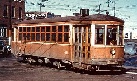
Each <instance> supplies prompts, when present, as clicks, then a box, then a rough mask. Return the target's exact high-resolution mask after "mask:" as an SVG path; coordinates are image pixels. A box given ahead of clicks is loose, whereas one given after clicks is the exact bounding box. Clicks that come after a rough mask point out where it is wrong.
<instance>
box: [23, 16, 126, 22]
mask: <svg viewBox="0 0 137 81" xmlns="http://www.w3.org/2000/svg"><path fill="white" fill-rule="evenodd" d="M81 20H82V21H118V22H122V23H124V21H123V20H122V19H120V18H117V17H114V16H110V15H104V14H93V15H89V16H85V17H81V16H66V17H55V18H45V19H31V20H24V21H22V22H20V23H26V24H35V23H52V22H68V21H81Z"/></svg>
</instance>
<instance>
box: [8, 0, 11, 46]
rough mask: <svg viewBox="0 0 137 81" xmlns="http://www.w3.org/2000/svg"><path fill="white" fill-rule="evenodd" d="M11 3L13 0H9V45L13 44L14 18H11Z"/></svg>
mask: <svg viewBox="0 0 137 81" xmlns="http://www.w3.org/2000/svg"><path fill="white" fill-rule="evenodd" d="M11 4H12V0H9V25H8V29H9V31H8V37H9V45H11V29H12V20H11Z"/></svg>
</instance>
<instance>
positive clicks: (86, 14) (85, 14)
mask: <svg viewBox="0 0 137 81" xmlns="http://www.w3.org/2000/svg"><path fill="white" fill-rule="evenodd" d="M80 15H81V16H82V17H85V16H88V15H89V9H80Z"/></svg>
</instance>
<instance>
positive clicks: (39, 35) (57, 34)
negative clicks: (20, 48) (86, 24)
mask: <svg viewBox="0 0 137 81" xmlns="http://www.w3.org/2000/svg"><path fill="white" fill-rule="evenodd" d="M19 41H45V42H60V43H65V42H69V26H68V25H65V26H63V25H62V26H45V27H19Z"/></svg>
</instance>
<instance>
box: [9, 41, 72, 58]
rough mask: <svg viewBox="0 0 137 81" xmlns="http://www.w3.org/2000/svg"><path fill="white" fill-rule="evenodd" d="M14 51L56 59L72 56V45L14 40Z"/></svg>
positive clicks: (15, 52)
mask: <svg viewBox="0 0 137 81" xmlns="http://www.w3.org/2000/svg"><path fill="white" fill-rule="evenodd" d="M12 53H14V54H16V55H17V54H19V53H21V54H28V55H33V56H39V57H48V58H56V59H67V60H70V58H71V56H70V55H71V46H70V45H61V44H56V43H55V44H36V43H28V44H21V43H15V42H12Z"/></svg>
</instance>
